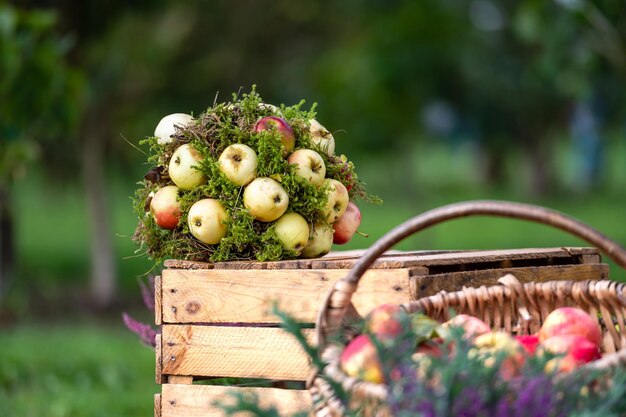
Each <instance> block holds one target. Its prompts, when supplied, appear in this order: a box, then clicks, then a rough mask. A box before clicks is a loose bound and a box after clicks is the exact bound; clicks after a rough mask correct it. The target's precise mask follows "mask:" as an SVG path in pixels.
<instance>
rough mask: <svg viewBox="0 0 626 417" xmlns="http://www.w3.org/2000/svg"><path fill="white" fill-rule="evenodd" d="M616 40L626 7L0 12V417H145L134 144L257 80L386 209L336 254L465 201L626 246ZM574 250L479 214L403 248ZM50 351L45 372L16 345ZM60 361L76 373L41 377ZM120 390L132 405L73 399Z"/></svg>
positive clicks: (528, 228)
mask: <svg viewBox="0 0 626 417" xmlns="http://www.w3.org/2000/svg"><path fill="white" fill-rule="evenodd" d="M625 42H626V7H625V5H624V2H623V1H619V0H599V1H594V2H591V1H588V0H552V1H539V0H516V1H510V2H496V1H492V0H460V1H459V0H422V1H419V2H415V1H410V0H388V1H381V0H372V1H367V2H360V1H355V0H346V1H342V2H331V1H328V0H322V1H317V2H305V1H289V0H275V1H254V0H241V1H238V2H236V3H233V2H228V1H222V0H219V1H212V2H206V1H200V0H190V1H178V2H176V1H170V0H154V1H148V0H139V1H134V2H125V1H119V0H111V1H106V2H105V1H101V0H91V1H82V2H77V1H71V0H58V1H54V0H39V1H37V0H21V1H18V2H13V3H12V2H8V3H7V2H2V1H0V334H1V336H0V337H2V340H3V343H1V344H0V355H2V357H3V358H8V360H5V361H3V364H2V365H0V400H2V401H0V404H1V405H0V415H7V416H9V415H20V416H38V415H44V414H45V415H49V416H70V415H83V416H91V415H94V416H95V415H100V414H102V415H104V413H105V412H106V413H107V415H110V414H112V412H113V414H116V415H120V416H123V415H131V414H132V415H139V414H149V413H150V412H151V411H150V410H151V407H152V404H151V401H150V395H151V394H152V393H153V392H156V390H157V388H156V387H155V386H154V384H153V383H152V377H151V375H150V372H151V370H150V369H151V367H152V363H153V362H152V361H153V358H152V354H151V352H150V351H149V350H148V349H143V348H142V347H140V346H139V345H138V342H137V341H136V340H135V338H134V336H133V335H131V334H129V333H127V332H125V331H124V329H123V328H122V325H121V320H120V315H121V312H122V311H125V310H128V311H136V313H135V314H136V315H137V316H139V317H142V315H143V317H145V319H146V321H148V320H149V319H150V318H149V314H147V313H146V312H145V311H144V310H143V309H142V306H141V299H140V296H139V291H138V285H137V279H138V278H139V277H141V276H142V275H145V274H146V273H148V272H149V271H150V270H152V268H153V267H154V265H153V264H152V263H151V262H150V261H149V260H147V259H145V258H143V257H140V256H137V255H136V254H135V251H136V249H137V248H136V247H135V246H134V245H133V243H132V242H131V240H130V236H131V235H132V233H133V231H134V227H135V224H136V219H135V218H134V213H133V212H132V209H131V205H130V200H129V196H130V195H132V194H133V192H134V190H135V187H136V185H135V183H136V182H137V181H138V180H139V179H140V178H142V177H143V175H144V174H145V172H146V171H147V170H148V169H149V168H150V167H148V166H146V165H145V155H144V154H143V153H142V152H141V149H138V148H137V144H138V142H139V140H140V139H142V138H143V137H145V136H149V135H151V134H152V133H153V131H154V128H155V126H156V124H157V122H158V121H159V120H160V118H161V117H162V116H164V115H166V114H169V113H175V112H186V113H193V114H199V113H200V112H202V111H203V110H205V109H206V108H207V107H208V106H210V105H211V104H212V103H213V102H214V101H215V100H218V101H227V100H229V99H230V97H231V94H232V93H233V92H238V91H242V92H247V91H249V90H250V88H251V86H252V85H253V84H256V85H257V90H258V92H259V93H260V94H261V96H262V97H263V98H264V99H265V101H266V102H269V103H274V104H280V103H285V104H288V105H291V104H295V103H297V102H299V101H300V100H301V99H305V100H306V102H307V103H308V105H312V104H313V103H314V102H317V103H318V108H317V109H318V120H319V121H321V122H322V124H324V125H325V126H326V127H327V128H329V129H330V130H332V131H333V132H335V138H336V140H337V151H338V153H344V154H346V155H348V156H349V157H350V159H351V160H353V161H354V162H355V164H356V167H357V172H358V173H359V175H360V177H361V178H362V179H363V180H364V181H365V182H366V183H367V184H368V189H369V191H371V192H372V193H373V194H376V195H378V196H380V197H381V198H382V199H383V200H384V201H385V202H384V204H383V205H382V206H369V205H365V204H364V205H362V207H361V209H362V212H363V216H364V217H363V223H362V226H361V228H360V229H361V230H362V231H363V232H366V233H369V235H370V237H369V238H368V239H366V238H363V237H361V236H356V237H355V238H354V239H353V241H352V242H350V243H349V244H348V245H346V246H345V247H343V248H345V249H355V248H365V247H368V246H369V245H370V244H371V243H372V242H374V241H375V240H376V238H377V237H379V236H381V235H382V234H383V233H385V232H386V231H388V230H389V229H391V228H392V227H394V226H395V225H397V224H399V223H400V222H401V221H403V220H405V219H407V218H409V217H411V216H413V215H415V214H418V213H420V212H422V211H425V210H427V209H429V208H433V207H435V206H439V205H442V204H445V203H449V202H454V201H460V200H466V199H477V198H501V199H511V200H518V201H524V202H530V203H537V204H542V205H546V206H549V207H552V208H555V209H559V210H562V211H564V212H566V213H568V214H570V215H573V216H575V217H578V218H579V219H581V220H583V221H584V222H586V223H588V224H590V225H592V226H595V227H596V228H598V229H599V230H601V231H603V232H605V233H606V234H607V235H608V236H610V237H612V238H613V239H615V240H617V241H618V242H621V243H622V244H626V229H625V228H624V227H623V217H624V214H625V213H626V197H624V189H625V188H626V131H625V128H626V124H625V122H626V118H625V110H626V101H625V100H624V89H623V88H622V86H623V85H624V81H625V80H624V79H625V75H626V55H625ZM584 244H585V243H584V242H582V241H580V240H578V239H576V238H572V237H570V236H567V235H565V234H563V233H561V232H558V231H553V230H547V229H546V228H545V227H543V226H535V225H529V224H526V223H521V222H516V221H511V220H498V219H484V218H476V219H465V220H461V221H454V222H451V223H450V224H446V225H442V226H438V227H436V228H434V229H432V230H428V231H425V232H423V233H421V234H419V235H418V236H415V237H413V238H411V239H409V240H407V241H406V242H404V243H403V244H402V245H401V246H400V247H399V248H401V249H416V250H417V249H469V248H478V249H480V248H510V247H533V246H561V245H584ZM343 248H337V249H343ZM154 271H158V266H157V269H155V270H153V272H154ZM611 273H612V274H613V277H614V278H615V279H620V280H625V279H626V274H624V273H623V272H622V271H619V270H618V269H617V268H616V267H615V266H612V272H611ZM68 326H69V327H68ZM68 338H73V339H74V340H75V343H71V344H69V346H68V344H67V343H64V341H66V340H67V339H68ZM9 339H10V340H11V342H10V343H4V340H9ZM41 343H47V345H48V346H49V347H50V349H46V352H47V354H49V355H50V356H49V357H45V356H43V357H39V356H37V355H38V354H39V355H45V354H44V353H43V352H39V350H38V349H20V347H21V346H24V345H33V344H34V345H38V344H41ZM78 345H80V346H83V348H79V347H78ZM84 346H89V347H92V348H93V349H92V350H91V352H92V353H93V356H90V355H89V352H90V351H89V350H88V349H87V348H85V347H84ZM97 346H100V350H98V348H97ZM107 346H111V350H110V351H112V352H116V351H118V350H119V352H120V354H119V355H118V356H114V355H113V356H111V354H105V353H103V352H105V351H108V350H107V349H106V347H107ZM72 349H78V353H76V355H78V356H77V357H78V358H83V359H84V361H85V365H84V366H80V367H78V365H76V363H73V362H67V361H58V360H53V359H51V358H55V357H59V356H63V355H67V353H68V351H72ZM116 349H117V350H116ZM9 351H11V353H10V354H9ZM125 351H132V352H135V353H134V359H133V358H132V355H124V354H122V352H125ZM124 356H126V358H123V357H124ZM128 356H131V357H128ZM81 363H82V362H81ZM72 370H73V371H72ZM146 370H147V371H146ZM129 373H130V374H132V376H129ZM111 386H115V387H117V389H120V390H121V391H123V393H122V392H120V393H119V395H120V398H121V397H122V396H123V397H124V398H125V399H123V400H122V399H120V401H117V402H116V403H115V404H111V402H110V401H106V399H105V398H101V397H98V398H95V397H94V399H93V401H86V400H85V399H84V398H83V399H82V400H81V401H76V399H75V395H74V394H76V393H80V395H81V398H82V397H84V396H89V395H92V394H90V393H91V392H95V391H101V389H102V387H105V388H107V389H109V388H110V387H111ZM26 392H28V393H29V394H28V395H29V396H28V397H26V396H25V394H24V393H26ZM37 393H39V394H41V397H46V396H47V397H48V398H49V394H50V393H55V394H56V395H55V398H56V400H55V401H52V404H51V403H50V400H48V401H46V400H43V399H42V400H41V402H40V401H28V400H26V398H31V394H32V395H34V397H32V398H39V396H37V395H36V394H37ZM4 396H6V398H4ZM22 396H24V398H22ZM116 396H117V394H116ZM88 398H89V397H88ZM5 400H6V401H5ZM98 401H100V402H98ZM102 404H106V405H107V407H103V408H99V406H98V405H102ZM2 407H9V408H8V409H7V410H3V409H2ZM111 407H113V408H111ZM115 407H117V408H115ZM98 410H101V411H98ZM3 411H6V412H3Z"/></svg>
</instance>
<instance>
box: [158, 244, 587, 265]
mask: <svg viewBox="0 0 626 417" xmlns="http://www.w3.org/2000/svg"><path fill="white" fill-rule="evenodd" d="M363 252H364V250H359V251H350V252H345V253H342V252H337V253H331V254H328V255H326V256H324V257H322V258H316V259H293V260H284V261H276V262H259V261H229V262H218V263H214V264H211V263H206V262H193V261H184V260H167V261H165V266H166V267H167V268H170V269H227V270H233V269H234V270H266V269H267V270H280V269H292V270H293V269H298V270H302V269H349V268H351V267H352V266H353V265H354V263H355V261H356V260H357V259H358V258H359V256H361V255H362V253H363ZM596 254H597V250H596V249H595V248H585V247H557V248H522V249H503V250H448V251H407V252H400V251H388V252H386V253H385V254H383V255H382V256H381V257H380V258H379V259H377V260H376V261H375V262H374V264H373V265H372V266H371V268H372V269H387V268H408V267H413V266H430V265H460V264H472V263H486V262H498V261H504V260H511V261H515V260H528V259H541V258H543V259H546V258H571V257H583V256H586V255H596Z"/></svg>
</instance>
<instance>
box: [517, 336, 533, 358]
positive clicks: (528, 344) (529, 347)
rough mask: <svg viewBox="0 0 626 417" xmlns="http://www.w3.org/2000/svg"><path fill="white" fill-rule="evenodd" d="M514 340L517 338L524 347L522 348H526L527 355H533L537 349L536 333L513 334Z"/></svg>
mask: <svg viewBox="0 0 626 417" xmlns="http://www.w3.org/2000/svg"><path fill="white" fill-rule="evenodd" d="M515 340H517V341H518V342H519V343H520V344H521V345H522V346H523V347H524V349H526V352H527V353H528V354H529V355H534V354H535V351H536V350H537V346H538V345H539V336H537V335H536V334H528V335H517V336H515Z"/></svg>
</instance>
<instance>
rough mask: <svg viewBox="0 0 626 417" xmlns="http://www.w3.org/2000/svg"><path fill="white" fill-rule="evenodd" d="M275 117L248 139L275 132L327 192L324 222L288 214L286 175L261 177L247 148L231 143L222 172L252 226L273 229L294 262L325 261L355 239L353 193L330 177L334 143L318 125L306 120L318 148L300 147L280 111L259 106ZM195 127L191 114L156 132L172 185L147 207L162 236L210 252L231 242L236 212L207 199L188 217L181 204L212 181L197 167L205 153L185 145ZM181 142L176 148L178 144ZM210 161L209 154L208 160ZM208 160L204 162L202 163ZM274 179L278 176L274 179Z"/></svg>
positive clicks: (174, 117)
mask: <svg viewBox="0 0 626 417" xmlns="http://www.w3.org/2000/svg"><path fill="white" fill-rule="evenodd" d="M261 106H263V108H264V109H265V110H269V111H270V113H271V114H273V115H271V116H265V117H261V118H259V119H258V120H257V121H256V123H255V124H253V126H252V127H251V129H250V131H249V134H250V135H255V134H260V133H261V132H267V131H270V132H273V133H276V132H277V133H278V134H279V136H280V143H281V146H282V155H283V157H284V158H285V159H286V160H287V162H288V163H289V164H292V165H294V167H295V172H296V173H297V175H298V176H299V177H301V178H302V179H303V180H304V181H307V182H308V183H310V184H312V185H314V186H315V187H317V188H322V187H323V189H325V190H326V197H327V199H326V204H325V207H324V211H323V213H320V215H319V216H318V217H319V219H321V220H319V219H318V220H316V221H312V220H311V219H306V218H304V217H303V216H302V215H301V214H300V213H297V212H295V211H292V210H290V199H291V198H292V197H294V196H289V195H288V193H287V191H285V188H284V187H283V186H282V185H281V182H280V178H281V175H283V174H284V173H282V172H276V173H273V175H271V177H270V176H263V177H261V176H258V175H257V164H258V159H257V152H256V151H255V150H254V149H253V148H252V147H250V146H248V145H247V144H244V143H232V144H231V145H230V146H227V147H226V148H225V149H224V150H223V151H222V152H221V153H220V154H219V155H213V156H212V157H213V158H215V159H216V160H217V166H218V167H219V171H220V172H221V173H222V174H223V175H224V176H225V177H226V178H228V180H229V181H230V182H232V184H234V185H236V186H237V187H241V193H240V195H241V201H242V204H243V208H244V209H245V210H247V211H248V213H249V214H250V215H251V216H253V217H254V219H255V221H258V222H262V223H272V225H273V226H274V231H275V236H276V238H277V239H278V240H279V241H280V243H281V244H282V246H283V247H284V248H285V249H287V250H288V251H291V253H295V254H296V255H297V256H301V257H306V258H314V257H319V256H322V255H325V254H326V253H328V252H329V251H330V250H331V247H332V245H333V243H336V244H343V243H347V242H348V241H350V240H351V238H352V237H353V235H354V234H355V233H356V231H357V229H358V227H359V225H360V223H361V213H360V210H359V208H358V206H357V205H356V204H355V203H354V202H352V201H350V195H349V187H351V184H347V186H346V184H344V183H342V182H341V181H339V180H337V179H334V178H327V176H326V166H325V163H324V158H322V156H321V154H320V153H321V152H324V153H326V155H327V156H328V157H331V158H335V156H334V155H335V139H334V137H333V135H332V134H331V133H330V132H329V131H328V130H327V129H326V128H325V127H324V126H322V125H321V124H320V123H319V122H318V121H317V120H315V119H310V120H309V121H308V128H309V129H308V134H310V139H311V140H310V142H311V143H312V144H313V146H312V147H313V148H314V149H305V148H297V146H296V145H297V140H296V135H295V134H294V129H292V126H291V125H290V123H289V121H288V120H286V119H285V118H284V117H282V113H281V112H280V110H279V109H278V108H276V107H275V106H272V105H269V104H261ZM192 123H197V120H196V119H194V118H193V117H192V116H191V115H188V114H182V113H175V114H170V115H168V116H165V117H164V118H163V119H161V121H160V122H159V123H158V125H157V126H156V129H155V131H154V137H156V139H157V143H158V144H159V145H162V146H164V147H170V148H171V147H173V146H174V145H176V146H175V148H174V151H173V153H172V156H171V158H170V159H169V163H166V164H164V165H165V166H164V167H163V168H162V172H161V173H160V174H161V176H162V177H165V178H169V180H170V181H169V184H167V185H163V184H160V185H159V188H158V189H154V190H153V191H152V192H151V193H150V195H149V196H148V200H147V201H146V203H145V206H146V208H147V209H148V210H149V213H150V215H151V216H152V218H153V219H154V222H155V223H156V225H157V226H158V227H159V228H161V229H164V230H174V229H177V230H185V231H186V230H187V228H184V227H183V224H184V222H186V223H187V226H188V230H189V233H190V234H191V235H192V236H193V238H194V239H197V241H199V242H202V243H203V244H205V245H219V243H220V242H221V241H222V239H223V238H224V237H225V236H227V235H228V232H229V219H230V218H231V213H229V210H228V209H227V207H225V205H224V204H223V202H222V201H220V200H219V199H218V197H216V196H210V195H207V196H204V198H200V199H199V200H198V201H196V202H195V203H194V204H193V205H191V207H190V208H189V209H188V210H187V212H186V213H183V210H182V209H181V205H180V201H179V200H180V197H181V195H183V194H184V193H186V192H190V191H192V190H194V189H196V187H199V186H201V185H203V184H206V183H207V182H210V181H212V179H211V178H207V177H206V174H205V173H203V172H202V171H201V170H200V169H198V167H199V166H200V164H201V163H202V161H203V155H202V153H201V152H200V151H199V150H198V149H196V148H195V147H194V146H193V144H192V143H186V142H185V141H180V140H179V139H178V138H180V132H181V131H182V130H184V129H185V128H186V127H187V126H188V125H190V124H192ZM177 142H179V143H177ZM205 155H206V153H205ZM205 157H206V156H205ZM274 174H275V175H274Z"/></svg>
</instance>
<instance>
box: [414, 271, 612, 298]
mask: <svg viewBox="0 0 626 417" xmlns="http://www.w3.org/2000/svg"><path fill="white" fill-rule="evenodd" d="M506 274H513V275H515V276H516V277H517V278H518V279H519V280H520V281H521V282H545V281H552V280H573V281H580V280H586V279H593V280H598V279H607V278H608V276H609V268H608V265H606V264H581V265H553V266H540V267H522V268H502V269H500V268H499V269H485V270H480V271H462V272H451V273H444V274H436V275H426V276H414V277H412V278H411V291H412V293H411V295H412V297H414V298H415V299H417V298H420V297H427V296H429V295H433V294H436V293H438V292H439V291H448V292H451V291H458V290H460V289H461V288H462V287H463V286H466V287H480V286H481V285H494V284H496V283H497V281H498V279H499V278H501V277H502V276H504V275H506Z"/></svg>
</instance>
